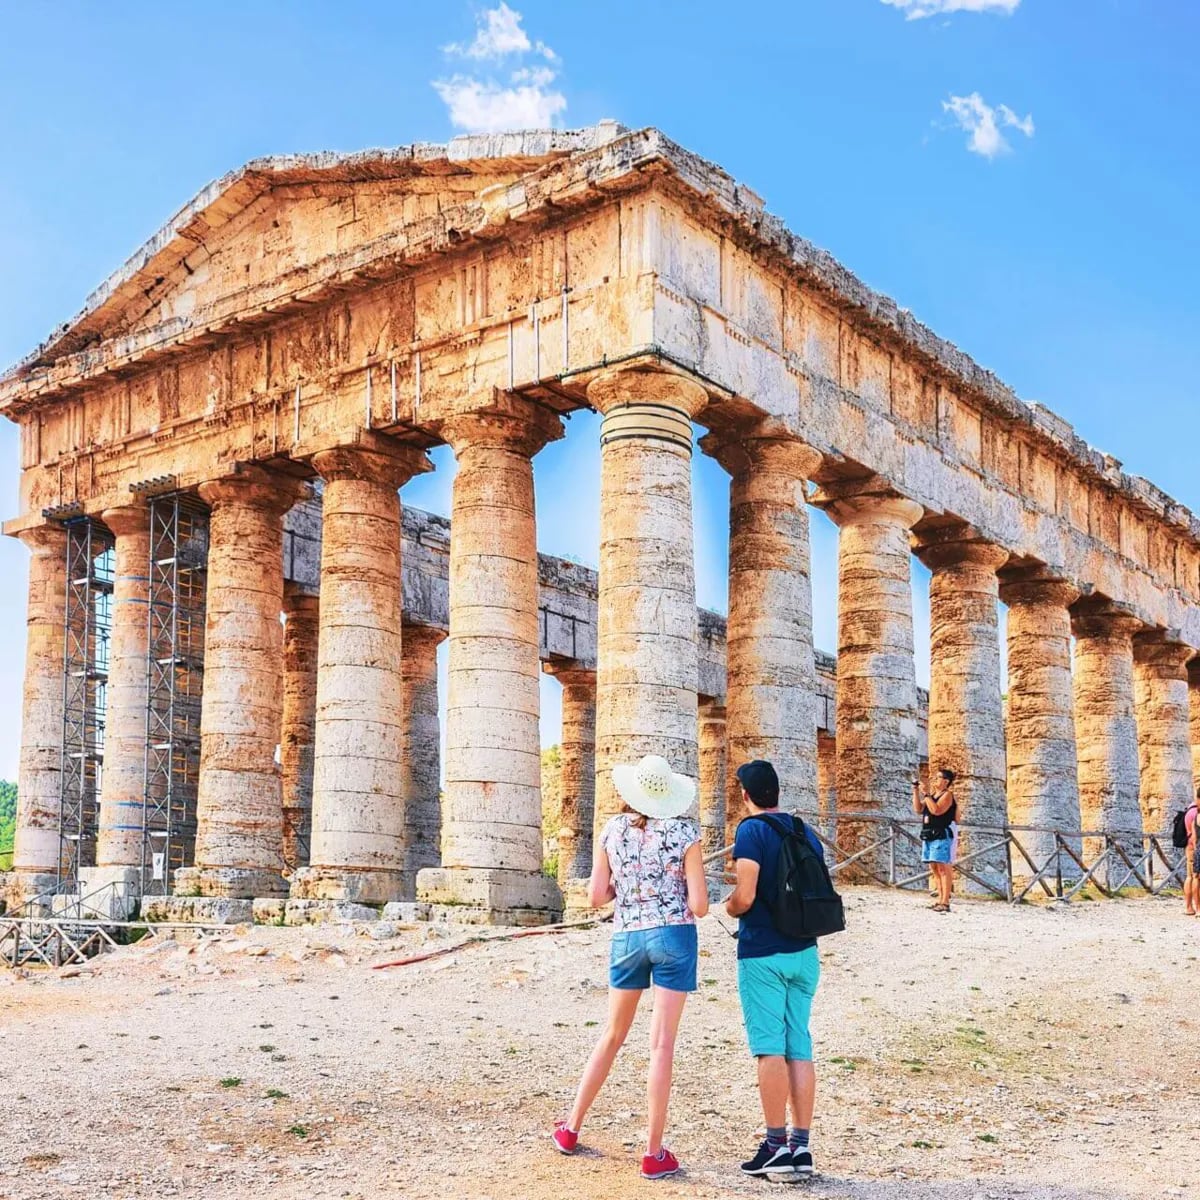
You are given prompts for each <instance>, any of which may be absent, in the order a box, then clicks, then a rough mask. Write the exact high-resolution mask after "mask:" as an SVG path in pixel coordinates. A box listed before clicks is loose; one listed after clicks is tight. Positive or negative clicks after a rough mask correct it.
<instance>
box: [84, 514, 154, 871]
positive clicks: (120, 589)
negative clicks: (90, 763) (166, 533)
mask: <svg viewBox="0 0 1200 1200" xmlns="http://www.w3.org/2000/svg"><path fill="white" fill-rule="evenodd" d="M101 520H103V522H104V524H105V525H107V526H108V529H109V532H111V533H112V535H113V539H114V573H113V600H112V629H111V633H110V635H109V666H108V689H107V703H106V707H105V718H104V779H103V783H102V786H101V791H100V819H99V822H98V828H97V842H96V866H97V867H99V868H109V867H126V868H134V867H138V868H140V867H141V865H142V840H143V823H144V815H145V803H146V694H147V687H148V679H149V672H148V669H147V662H146V644H147V638H148V636H149V624H148V616H149V614H148V610H147V605H148V597H149V588H150V509H149V506H148V505H145V504H129V505H122V506H121V507H119V508H110V509H107V510H106V511H105V512H104V513H102V514H101Z"/></svg>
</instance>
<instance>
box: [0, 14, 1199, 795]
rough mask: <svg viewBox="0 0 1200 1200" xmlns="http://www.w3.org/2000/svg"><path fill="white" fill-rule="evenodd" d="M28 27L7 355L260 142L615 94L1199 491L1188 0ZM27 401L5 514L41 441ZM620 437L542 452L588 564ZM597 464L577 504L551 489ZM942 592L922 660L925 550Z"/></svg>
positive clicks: (413, 493) (2, 135) (583, 106)
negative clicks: (24, 456)
mask: <svg viewBox="0 0 1200 1200" xmlns="http://www.w3.org/2000/svg"><path fill="white" fill-rule="evenodd" d="M935 10H942V11H935ZM489 12H490V13H491V14H492V15H491V16H489ZM739 14H744V19H738V17H739ZM2 21H3V24H2V28H3V37H2V38H0V361H2V362H3V363H4V364H5V365H7V364H8V363H10V362H12V361H14V360H16V359H17V358H19V357H20V356H21V355H23V354H24V353H26V352H27V351H28V350H29V349H31V348H32V347H33V346H34V345H35V344H36V343H37V342H39V341H41V340H42V339H43V338H44V337H45V336H46V334H47V332H48V331H49V330H50V329H51V327H52V326H53V325H55V324H56V323H58V322H61V321H64V320H67V319H68V318H70V317H71V316H72V315H73V314H74V313H75V312H76V311H77V310H78V309H79V307H80V305H81V303H82V301H83V299H84V297H85V295H86V294H87V293H88V292H89V291H90V290H91V289H92V288H93V287H95V286H96V285H97V284H98V283H100V282H101V281H102V280H103V279H104V278H105V277H106V276H107V275H108V274H109V273H110V272H111V271H112V270H114V269H115V268H116V267H117V266H118V265H119V264H120V263H121V262H122V261H124V259H125V258H126V257H127V256H128V255H129V254H130V253H131V252H132V251H133V250H134V249H135V248H136V247H137V246H138V245H139V244H140V243H141V242H142V241H143V240H144V239H145V238H147V237H148V236H149V235H150V234H152V233H153V232H154V231H155V230H156V229H157V228H158V227H159V226H160V225H161V224H162V223H163V222H164V221H165V220H166V219H167V217H168V216H169V215H170V214H171V213H172V212H173V211H174V210H175V209H176V208H177V207H178V206H179V205H180V204H181V203H183V202H184V201H186V200H187V199H188V198H189V197H190V196H192V195H193V194H194V193H195V192H196V191H197V190H198V189H199V188H200V187H201V186H203V185H204V184H205V183H206V182H207V181H208V180H210V179H212V178H214V177H216V176H218V175H221V174H222V173H224V172H225V171H227V170H229V169H230V168H232V167H234V166H236V165H238V164H239V163H241V162H242V161H244V160H246V159H249V158H253V157H255V156H258V155H264V154H275V153H284V152H289V151H305V150H322V149H339V150H355V149H360V148H363V147H367V146H391V145H398V144H403V143H406V142H410V141H416V140H432V141H441V140H445V139H446V138H448V137H450V136H452V135H453V134H454V133H456V132H460V131H461V130H460V129H458V128H456V127H455V126H454V124H453V123H452V119H451V118H452V116H454V117H456V118H458V119H460V120H470V121H474V122H476V123H481V122H482V123H485V124H486V123H489V122H499V123H507V120H508V119H509V118H511V119H513V121H514V123H516V124H523V123H527V118H532V119H540V118H548V119H550V120H552V122H553V123H554V124H556V125H560V126H574V125H587V124H591V123H593V122H595V121H597V120H600V119H602V118H605V117H612V118H615V119H616V120H618V121H620V122H622V123H624V124H626V125H630V126H640V125H657V126H659V127H660V128H662V129H664V130H665V131H666V132H667V133H668V134H670V135H671V136H672V137H674V138H675V139H676V140H678V141H680V142H682V143H683V144H684V145H686V146H688V147H689V148H690V149H692V150H695V151H697V152H698V153H700V154H703V155H705V156H706V157H709V158H711V159H714V160H715V161H717V162H718V163H720V164H721V165H722V166H723V167H725V168H726V169H727V170H728V171H730V172H731V173H732V174H733V175H734V176H736V177H737V178H738V179H740V180H742V181H743V182H745V183H747V184H749V185H750V186H751V187H753V188H754V189H755V190H756V191H757V192H758V193H759V194H761V195H762V196H763V197H764V198H765V199H766V201H767V204H768V206H769V207H770V208H771V209H772V211H774V212H776V213H778V214H780V215H781V216H783V217H784V218H785V219H786V221H787V222H788V224H789V225H790V226H791V227H792V228H793V229H794V230H796V231H797V232H798V233H800V234H802V235H804V236H805V237H807V238H809V239H810V240H812V241H814V242H816V243H817V244H819V245H821V246H824V247H826V248H827V249H829V250H831V251H832V252H833V253H834V254H836V255H837V256H838V257H839V258H840V259H841V260H842V261H843V262H845V263H846V264H847V265H848V266H849V267H851V268H852V269H853V270H854V271H856V272H857V273H858V274H859V275H860V276H861V277H863V278H864V279H866V280H867V281H868V282H869V283H871V284H872V285H873V286H875V287H877V288H879V289H881V290H883V291H885V292H887V293H889V294H890V295H892V296H894V297H895V298H896V299H897V300H899V301H900V303H901V304H903V305H904V306H906V307H908V308H910V309H912V310H913V311H914V312H915V313H916V314H917V315H918V316H919V317H920V318H922V319H923V320H924V321H926V322H927V323H928V324H930V325H931V326H932V327H933V328H934V329H936V330H937V331H938V332H939V333H940V334H942V335H943V336H944V337H947V338H949V339H951V340H952V341H954V342H956V343H958V344H959V345H960V346H962V347H963V348H965V349H966V350H968V351H969V352H970V353H971V354H972V355H973V356H974V357H975V358H976V359H977V360H978V361H980V362H981V363H983V364H984V365H986V366H988V367H991V368H992V369H993V370H995V371H996V372H997V373H998V374H999V375H1000V376H1001V377H1002V378H1003V379H1005V380H1006V381H1007V382H1009V383H1010V384H1011V385H1012V386H1014V387H1015V388H1016V389H1017V391H1018V392H1019V393H1020V394H1021V395H1022V396H1024V397H1025V398H1027V399H1036V400H1040V401H1041V402H1043V403H1045V404H1047V405H1048V406H1049V407H1051V408H1053V409H1054V410H1056V411H1057V412H1058V413H1060V414H1061V415H1063V416H1064V417H1066V418H1067V419H1068V420H1070V421H1071V422H1073V423H1074V425H1075V427H1076V428H1077V430H1078V431H1079V432H1080V433H1081V434H1083V436H1085V437H1086V438H1087V439H1088V440H1089V441H1091V442H1092V443H1093V444H1094V445H1097V446H1099V447H1101V448H1103V449H1105V450H1107V451H1109V452H1110V453H1112V454H1115V455H1116V456H1117V457H1118V458H1120V459H1121V460H1122V461H1123V462H1124V463H1125V464H1126V468H1127V469H1129V470H1131V471H1135V472H1137V473H1139V474H1143V475H1146V476H1148V477H1149V478H1151V479H1153V480H1154V481H1155V482H1156V483H1157V484H1158V485H1159V486H1161V487H1163V488H1164V489H1165V490H1167V491H1168V492H1170V493H1171V494H1173V495H1174V496H1176V497H1177V498H1178V499H1180V500H1181V501H1183V502H1184V503H1186V504H1188V505H1190V506H1191V507H1192V508H1193V509H1196V510H1198V511H1200V483H1198V482H1197V479H1198V476H1197V472H1196V470H1195V466H1194V462H1195V459H1196V455H1197V437H1196V435H1197V431H1198V429H1200V420H1198V418H1197V400H1196V391H1197V386H1196V380H1197V378H1198V376H1200V336H1198V335H1200V330H1198V329H1197V323H1198V322H1197V311H1198V306H1197V301H1196V298H1195V283H1194V281H1195V279H1196V278H1197V277H1198V276H1200V242H1198V233H1197V226H1196V220H1195V218H1196V211H1197V205H1196V198H1197V192H1198V188H1197V184H1198V182H1200V180H1198V174H1200V166H1198V158H1197V155H1196V153H1195V145H1196V122H1197V117H1198V115H1200V72H1197V71H1196V69H1195V59H1194V52H1195V47H1196V46H1197V45H1200V5H1196V4H1194V3H1192V2H1191V0H1156V2H1155V3H1152V4H1150V3H1145V2H1143V0H1088V2H1087V3H1081V2H1079V0H790V2H776V3H772V2H769V0H760V3H758V4H756V5H753V6H746V7H744V8H743V9H741V10H737V9H731V8H730V6H729V5H728V3H725V2H721V3H715V2H710V0H688V2H684V0H679V2H676V3H664V2H659V3H655V2H654V0H638V2H637V3H632V2H630V0H608V2H607V3H606V4H604V5H603V6H600V5H594V4H583V3H562V2H559V3H553V2H550V0H537V2H534V0H528V2H522V0H516V2H515V3H514V4H513V5H512V7H511V8H510V9H508V10H503V11H502V10H501V9H500V7H499V6H498V5H494V4H493V5H489V4H486V3H481V4H475V5H472V4H467V3H460V2H458V0H445V2H443V3H440V4H437V5H429V4H414V3H392V4H383V3H375V4H368V3H357V4H355V3H339V4H333V3H302V2H293V3H286V4H285V3H281V2H276V3H271V2H266V0H259V2H252V3H244V2H243V3H221V2H219V0H212V2H210V3H208V4H206V5H205V6H204V8H203V11H202V12H198V11H196V10H190V9H187V8H185V6H182V5H162V4H149V3H134V2H129V3H125V4H122V5H119V6H116V5H109V6H100V5H94V4H83V3H65V2H62V0H59V2H57V3H55V4H54V5H20V6H18V5H10V6H8V7H7V9H6V11H5V14H4V16H3V18H2ZM480 39H482V40H480ZM447 47H451V49H449V50H447V49H446V48H447ZM435 84H436V85H438V86H436V87H435ZM0 426H2V428H0V497H2V502H0V513H3V515H5V516H7V515H12V514H13V513H15V505H16V475H17V453H16V438H15V431H14V430H13V428H12V427H11V426H8V425H7V424H6V423H2V422H0ZM594 435H595V423H594V421H593V420H592V418H591V417H590V416H589V415H588V414H582V415H580V416H577V417H576V418H575V420H574V421H573V422H572V424H571V427H570V433H569V436H568V437H567V438H566V439H565V440H564V441H563V442H560V443H557V444H555V445H553V446H551V447H549V448H548V449H547V450H546V451H544V452H543V454H542V455H541V456H540V457H539V459H538V463H537V484H538V494H539V498H540V503H541V523H540V531H539V537H540V541H541V546H542V549H544V550H547V551H550V552H553V553H559V554H567V555H571V556H573V557H576V558H580V559H583V560H585V561H589V562H595V559H596V547H597V544H598V529H597V520H596V513H595V503H594V499H595V497H596V494H597V488H598V483H597V479H598V451H597V449H596V445H595V436H594ZM437 459H438V462H439V471H438V473H437V474H436V475H433V476H427V477H424V478H422V479H420V480H418V481H416V482H415V483H414V484H413V485H412V486H411V487H410V488H409V489H406V491H405V499H406V500H407V501H409V502H411V503H415V504H426V505H428V506H429V507H434V508H438V509H440V510H442V511H445V507H446V500H447V485H448V480H449V477H450V469H449V467H450V460H449V456H448V454H447V453H446V452H444V451H443V452H439V453H438V455H437ZM696 483H697V519H696V530H697V565H698V589H699V594H700V599H701V602H702V603H705V604H708V605H710V606H713V607H717V608H723V607H724V603H725V585H724V557H725V538H726V532H725V531H726V515H725V505H726V500H727V488H726V486H725V482H724V477H723V474H722V472H721V471H720V470H719V468H717V467H716V466H715V465H714V464H712V463H710V462H708V461H706V460H703V459H700V460H698V462H697V466H696ZM568 490H569V491H570V493H571V494H572V496H573V497H579V498H580V499H579V500H578V502H577V503H573V504H571V505H561V504H559V505H555V504H553V503H551V499H552V498H553V497H555V496H556V495H559V496H561V495H563V494H565V493H566V492H567V491H568ZM813 517H814V520H813V530H814V564H813V569H814V588H815V624H816V640H817V643H818V645H820V646H822V647H826V648H830V649H832V648H833V646H834V621H835V599H834V590H835V578H836V576H835V552H836V542H835V536H834V531H833V530H832V528H831V527H830V526H829V525H828V523H827V522H826V521H825V519H824V518H823V517H821V516H819V515H818V514H815V513H814V514H813ZM0 571H3V574H4V578H5V579H6V580H8V586H7V587H6V588H5V589H4V590H3V592H2V593H0V777H10V778H11V777H13V776H14V774H15V769H16V747H17V729H18V725H19V712H20V686H21V673H22V661H21V660H22V656H23V652H24V629H23V620H24V603H25V596H24V591H25V588H24V573H25V551H24V549H23V548H22V547H21V546H20V545H19V544H17V543H15V542H11V541H9V540H7V539H5V540H3V541H0ZM914 591H915V604H916V610H917V630H918V638H919V647H918V672H919V674H920V675H921V676H922V677H923V678H927V676H928V650H927V641H928V639H927V634H926V632H925V631H926V625H927V605H926V601H925V591H926V580H925V578H924V577H923V575H922V574H921V573H920V571H919V570H918V572H917V574H916V576H915V585H914ZM556 686H557V685H554V684H552V683H550V682H549V681H548V684H547V688H546V693H545V694H546V699H547V713H546V727H547V730H546V732H547V736H548V737H551V738H552V736H553V733H554V731H555V729H556V726H557V713H556V711H555V695H554V689H555V688H556Z"/></svg>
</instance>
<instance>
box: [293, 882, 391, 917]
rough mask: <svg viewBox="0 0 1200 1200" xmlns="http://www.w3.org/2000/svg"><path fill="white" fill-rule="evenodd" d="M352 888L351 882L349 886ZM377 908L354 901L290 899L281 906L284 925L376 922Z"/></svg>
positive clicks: (314, 898) (328, 898) (327, 898)
mask: <svg viewBox="0 0 1200 1200" xmlns="http://www.w3.org/2000/svg"><path fill="white" fill-rule="evenodd" d="M349 887H350V888H353V887H354V883H353V881H351V882H350V884H349ZM378 920H379V908H378V907H375V906H372V905H369V904H360V903H359V902H358V901H356V900H339V899H333V898H330V897H324V898H316V897H312V898H297V897H295V896H292V897H290V898H289V899H288V900H287V901H286V903H285V904H284V906H283V923H284V924H285V925H339V924H343V923H346V922H349V921H378Z"/></svg>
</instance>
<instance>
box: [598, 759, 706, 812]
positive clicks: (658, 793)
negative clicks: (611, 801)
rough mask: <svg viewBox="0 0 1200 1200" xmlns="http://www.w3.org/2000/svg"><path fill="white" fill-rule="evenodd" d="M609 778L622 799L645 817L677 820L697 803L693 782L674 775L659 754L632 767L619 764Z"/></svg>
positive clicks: (627, 764)
mask: <svg viewBox="0 0 1200 1200" xmlns="http://www.w3.org/2000/svg"><path fill="white" fill-rule="evenodd" d="M612 774H613V785H614V786H615V787H616V789H617V791H618V792H619V793H620V795H621V799H622V800H624V801H625V803H626V804H628V805H629V807H630V808H632V809H635V810H636V811H637V812H640V813H642V814H644V815H645V816H647V817H655V818H657V819H658V820H664V819H666V818H667V817H680V816H682V815H683V814H684V813H685V812H687V810H688V809H689V808H691V807H692V805H693V804H694V803H695V801H696V782H695V780H693V779H689V778H688V777H687V776H686V775H676V774H675V772H674V771H672V770H671V764H670V763H669V762H667V760H666V759H665V758H663V757H661V756H660V755H658V754H647V755H646V757H645V758H643V759H642V760H641V762H639V763H637V764H635V765H630V764H629V763H620V764H618V765H617V766H615V767H613V769H612Z"/></svg>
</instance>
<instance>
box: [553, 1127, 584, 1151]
mask: <svg viewBox="0 0 1200 1200" xmlns="http://www.w3.org/2000/svg"><path fill="white" fill-rule="evenodd" d="M550 1136H551V1138H552V1139H553V1140H554V1148H555V1150H557V1151H558V1152H559V1154H574V1153H575V1147H576V1146H578V1145H579V1134H577V1133H574V1132H572V1131H571V1130H570V1129H568V1128H567V1123H566V1121H555V1122H554V1132H553V1133H552V1134H551V1135H550Z"/></svg>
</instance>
